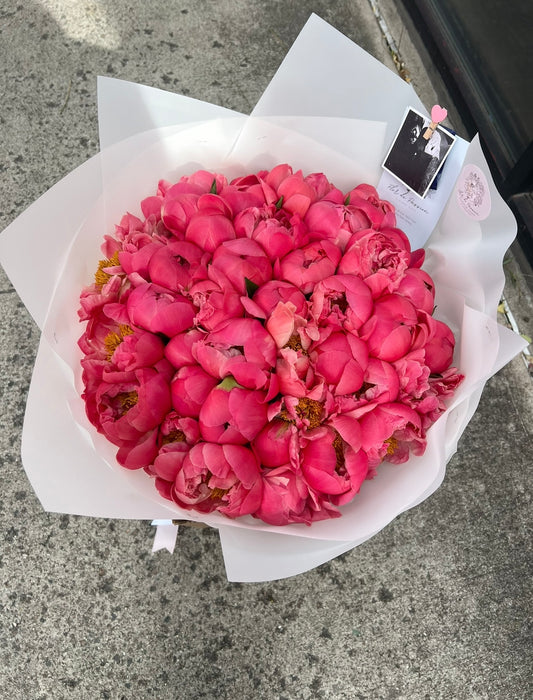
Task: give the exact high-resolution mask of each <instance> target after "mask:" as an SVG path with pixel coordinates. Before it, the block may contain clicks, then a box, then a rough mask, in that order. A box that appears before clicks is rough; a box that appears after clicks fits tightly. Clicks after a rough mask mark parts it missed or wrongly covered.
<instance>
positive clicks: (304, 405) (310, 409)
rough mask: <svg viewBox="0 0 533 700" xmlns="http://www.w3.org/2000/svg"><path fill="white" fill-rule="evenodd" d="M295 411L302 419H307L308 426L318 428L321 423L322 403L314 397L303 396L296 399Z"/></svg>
mask: <svg viewBox="0 0 533 700" xmlns="http://www.w3.org/2000/svg"><path fill="white" fill-rule="evenodd" d="M296 413H297V414H298V416H299V417H300V418H301V419H302V420H303V419H307V420H308V421H309V427H310V428H318V426H319V425H320V424H321V423H322V404H321V403H320V401H316V400H315V399H308V398H307V397H304V398H303V399H300V400H299V401H298V405H297V406H296Z"/></svg>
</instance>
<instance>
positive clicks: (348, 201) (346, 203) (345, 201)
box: [344, 194, 350, 207]
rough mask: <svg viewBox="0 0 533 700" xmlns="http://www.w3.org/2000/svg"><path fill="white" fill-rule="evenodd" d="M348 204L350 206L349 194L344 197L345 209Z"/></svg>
mask: <svg viewBox="0 0 533 700" xmlns="http://www.w3.org/2000/svg"><path fill="white" fill-rule="evenodd" d="M348 204H350V195H349V194H347V195H346V199H345V200H344V206H345V207H347V206H348Z"/></svg>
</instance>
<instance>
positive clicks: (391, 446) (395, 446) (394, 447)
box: [385, 437, 398, 455]
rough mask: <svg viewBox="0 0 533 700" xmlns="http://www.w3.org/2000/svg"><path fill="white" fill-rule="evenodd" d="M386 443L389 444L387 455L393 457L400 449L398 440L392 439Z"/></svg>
mask: <svg viewBox="0 0 533 700" xmlns="http://www.w3.org/2000/svg"><path fill="white" fill-rule="evenodd" d="M385 443H386V444H387V454H388V455H393V454H394V453H395V452H396V450H397V449H398V440H396V438H393V437H390V438H388V440H385Z"/></svg>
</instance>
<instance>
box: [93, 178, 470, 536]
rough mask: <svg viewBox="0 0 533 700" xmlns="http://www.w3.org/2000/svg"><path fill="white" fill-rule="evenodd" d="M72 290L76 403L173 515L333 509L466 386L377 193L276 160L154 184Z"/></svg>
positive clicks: (424, 280) (411, 449) (311, 514)
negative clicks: (90, 273) (90, 279)
mask: <svg viewBox="0 0 533 700" xmlns="http://www.w3.org/2000/svg"><path fill="white" fill-rule="evenodd" d="M141 211H142V217H137V216H134V215H132V214H130V213H127V214H125V215H124V216H123V217H122V219H121V220H120V223H119V224H118V225H117V226H116V227H115V233H114V236H110V235H106V236H105V237H104V242H103V244H102V251H103V254H104V256H105V257H104V259H103V260H101V261H100V263H99V265H98V269H97V271H96V274H95V279H94V283H93V284H91V285H89V286H87V287H86V288H85V289H83V290H82V293H81V297H80V310H79V316H80V319H81V320H82V321H84V322H85V329H84V332H83V334H82V335H81V337H80V339H79V347H80V349H81V351H82V353H83V359H82V361H81V365H82V381H83V385H84V391H83V399H84V401H85V408H86V412H87V416H88V418H89V420H90V421H91V423H92V424H93V425H94V426H95V427H96V429H97V430H98V431H99V432H101V433H103V434H104V435H105V436H106V437H107V439H108V440H110V442H112V443H113V444H114V445H116V446H117V453H116V458H117V462H118V463H119V464H120V465H122V466H123V467H125V468H127V469H144V471H145V472H146V474H148V475H149V476H150V477H152V478H153V479H154V482H155V488H156V489H157V490H158V491H159V493H160V494H161V495H162V496H163V497H164V498H166V499H169V500H172V501H174V502H175V503H177V504H178V505H179V506H180V507H182V508H186V509H192V510H195V511H197V512H199V513H211V512H213V511H217V512H219V513H221V514H222V515H225V516H227V517H229V518H238V517H241V516H244V515H252V516H253V517H254V518H259V519H261V520H263V521H264V522H266V523H269V524H272V525H281V526H283V525H288V524H291V523H305V524H307V525H310V524H312V523H313V522H316V521H319V520H324V519H327V518H336V517H340V515H341V513H340V511H339V509H338V508H339V507H341V506H343V505H345V504H347V503H349V502H350V501H351V500H352V499H353V498H354V496H355V495H356V494H357V493H358V492H359V490H360V488H361V484H362V482H363V481H364V480H365V479H369V478H372V477H373V476H374V474H375V472H376V469H377V467H378V466H379V464H381V462H383V461H384V460H386V461H389V462H393V463H401V462H404V461H405V460H407V459H408V457H409V455H410V454H415V455H419V454H422V452H423V451H424V449H425V445H426V437H425V435H426V430H427V429H428V428H429V427H430V426H431V425H432V423H434V422H435V420H437V418H438V417H439V415H440V414H441V413H442V412H443V411H444V410H445V409H446V400H447V398H448V397H449V396H451V395H452V394H453V392H454V391H455V389H456V388H457V386H458V385H459V384H460V382H461V380H462V375H461V374H460V373H459V372H458V371H457V369H456V368H454V367H451V363H452V358H453V352H454V343H455V339H454V336H453V333H452V331H451V329H450V328H448V326H446V325H445V324H444V323H442V322H441V321H438V320H436V319H435V318H433V316H432V313H433V306H434V303H435V290H434V285H433V281H432V279H431V277H430V276H429V275H428V274H427V273H426V272H425V271H423V270H422V269H421V266H422V263H423V261H424V251H423V250H418V251H414V252H412V251H411V248H410V244H409V241H408V239H407V238H406V236H405V234H403V232H402V231H400V230H399V229H397V228H395V225H396V221H395V215H394V209H393V207H392V206H391V205H390V204H389V203H388V202H384V201H382V200H380V199H379V196H378V194H377V191H376V190H375V188H373V187H371V186H369V185H359V186H358V187H356V188H354V189H352V190H351V191H350V192H349V193H348V195H347V196H345V195H344V194H343V193H342V192H341V191H340V190H338V189H337V188H335V187H334V185H332V183H330V182H329V180H328V179H327V178H326V176H325V175H324V174H322V173H312V174H310V175H307V176H304V175H303V173H302V172H301V171H297V172H294V171H293V170H292V168H291V167H290V166H289V165H287V164H281V165H278V166H276V167H274V168H272V169H271V170H270V171H266V170H265V171H260V172H257V173H255V174H251V175H247V176H245V177H240V178H236V179H234V180H233V181H232V182H231V183H228V181H227V179H226V178H225V177H224V176H223V175H220V174H216V173H211V172H208V171H205V170H199V171H197V172H195V173H193V174H192V175H190V176H186V177H182V178H181V179H180V180H179V182H177V183H171V182H167V181H165V180H161V181H160V182H159V183H158V187H157V191H156V193H155V194H154V195H153V196H148V197H146V198H145V199H143V201H142V202H141Z"/></svg>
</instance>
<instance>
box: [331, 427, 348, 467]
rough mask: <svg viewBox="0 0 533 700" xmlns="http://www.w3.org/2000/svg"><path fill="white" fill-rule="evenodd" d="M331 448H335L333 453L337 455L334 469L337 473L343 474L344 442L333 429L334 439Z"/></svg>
mask: <svg viewBox="0 0 533 700" xmlns="http://www.w3.org/2000/svg"><path fill="white" fill-rule="evenodd" d="M333 449H334V450H335V455H336V457H337V464H336V465H335V471H336V472H337V474H343V473H344V472H345V471H346V470H345V468H344V465H345V462H346V460H345V459H344V442H343V439H342V438H341V436H340V435H339V433H337V432H336V431H335V439H334V440H333Z"/></svg>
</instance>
